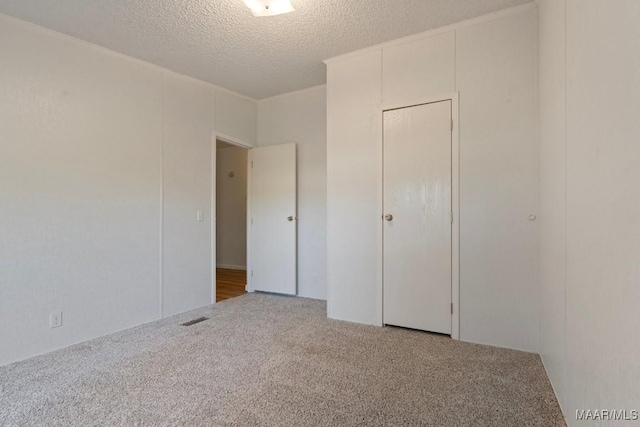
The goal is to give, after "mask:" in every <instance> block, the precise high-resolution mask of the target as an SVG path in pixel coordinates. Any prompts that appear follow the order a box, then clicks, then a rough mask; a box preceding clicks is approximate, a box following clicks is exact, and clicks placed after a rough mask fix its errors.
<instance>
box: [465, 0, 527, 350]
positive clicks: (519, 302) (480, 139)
mask: <svg viewBox="0 0 640 427" xmlns="http://www.w3.org/2000/svg"><path fill="white" fill-rule="evenodd" d="M456 39H457V49H456V51H457V59H456V63H457V84H458V90H459V91H460V266H461V270H460V337H461V339H462V340H465V341H473V342H480V343H485V344H493V345H497V346H502V347H512V348H517V349H522V350H529V351H537V349H538V304H537V301H538V294H539V293H538V222H536V221H530V220H529V219H528V217H529V215H536V214H537V213H538V212H537V211H538V186H539V182H538V177H539V171H538V145H539V143H538V91H537V10H536V9H529V10H527V11H525V12H522V13H517V14H513V15H510V16H507V17H505V18H503V19H496V20H491V21H488V22H484V23H481V24H477V25H473V26H468V27H463V28H460V29H459V30H458V32H457V37H456Z"/></svg>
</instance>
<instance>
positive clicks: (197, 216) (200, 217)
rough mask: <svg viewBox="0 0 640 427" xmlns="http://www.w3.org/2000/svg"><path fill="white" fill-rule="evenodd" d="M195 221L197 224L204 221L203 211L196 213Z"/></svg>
mask: <svg viewBox="0 0 640 427" xmlns="http://www.w3.org/2000/svg"><path fill="white" fill-rule="evenodd" d="M196 221H198V222H203V221H204V211H196Z"/></svg>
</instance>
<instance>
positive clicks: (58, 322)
mask: <svg viewBox="0 0 640 427" xmlns="http://www.w3.org/2000/svg"><path fill="white" fill-rule="evenodd" d="M49 326H50V327H51V328H59V327H60V326H62V312H61V311H55V312H53V313H51V314H50V315H49Z"/></svg>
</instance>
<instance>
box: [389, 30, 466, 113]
mask: <svg viewBox="0 0 640 427" xmlns="http://www.w3.org/2000/svg"><path fill="white" fill-rule="evenodd" d="M455 43H456V36H455V31H449V32H447V33H444V34H439V35H435V36H432V37H427V38H424V39H420V40H415V41H411V42H408V43H404V44H400V45H397V46H391V47H388V48H385V49H384V50H383V52H382V55H383V61H382V75H383V82H382V87H383V96H382V101H383V103H384V104H385V105H388V104H394V103H398V102H407V103H412V102H414V101H415V100H416V99H420V98H424V97H428V96H433V95H439V94H444V93H451V92H453V91H455V88H456V80H455V78H456V73H455V66H456V54H455V52H456V51H455Z"/></svg>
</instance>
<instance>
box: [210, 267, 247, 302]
mask: <svg viewBox="0 0 640 427" xmlns="http://www.w3.org/2000/svg"><path fill="white" fill-rule="evenodd" d="M246 285H247V272H246V271H244V270H228V269H226V268H216V302H219V301H223V300H226V299H229V298H233V297H237V296H240V295H244V294H246V293H247V291H246V290H245V286H246Z"/></svg>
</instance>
